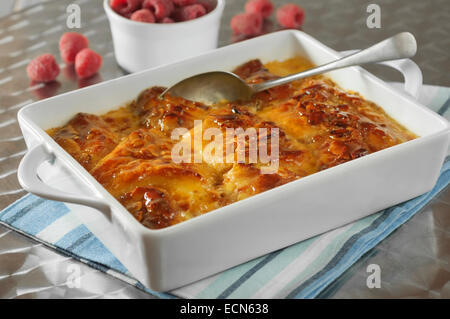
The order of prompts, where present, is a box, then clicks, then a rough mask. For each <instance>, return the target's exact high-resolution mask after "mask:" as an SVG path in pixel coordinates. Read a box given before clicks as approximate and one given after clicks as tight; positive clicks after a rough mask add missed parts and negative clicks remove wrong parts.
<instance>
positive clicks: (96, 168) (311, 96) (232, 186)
mask: <svg viewBox="0 0 450 319" xmlns="http://www.w3.org/2000/svg"><path fill="white" fill-rule="evenodd" d="M310 67H312V65H311V64H310V63H309V62H308V61H307V60H305V59H304V58H300V57H296V58H293V59H289V60H286V61H282V62H279V61H274V62H270V63H267V64H266V65H263V64H262V63H261V62H260V61H259V60H252V61H249V62H247V63H245V64H243V65H241V66H239V67H238V68H237V69H236V70H235V71H234V72H235V73H236V74H238V75H239V76H240V77H241V78H243V79H245V80H246V81H248V82H249V83H257V82H261V81H266V80H268V79H272V78H275V77H277V76H285V75H287V74H291V73H295V72H299V71H302V70H305V69H308V68H310ZM163 90H164V88H161V87H152V88H149V89H147V90H145V91H144V92H142V93H141V94H140V95H139V96H138V97H137V98H136V100H135V101H133V102H131V103H129V104H128V105H127V106H125V107H122V108H119V109H117V110H114V111H111V112H108V113H106V114H104V115H100V116H98V115H93V114H85V113H79V114H77V115H76V116H75V117H74V118H73V119H72V120H70V121H69V122H68V123H67V124H66V125H64V126H62V127H59V128H54V129H51V130H49V131H48V133H49V134H50V135H51V136H52V137H53V138H54V139H55V141H56V142H57V143H58V144H59V145H61V146H62V147H63V148H64V149H65V150H66V151H67V152H68V153H70V154H71V155H72V156H73V157H74V158H75V159H76V160H77V161H78V162H79V163H80V164H81V165H83V166H84V167H85V168H86V169H87V170H88V171H89V172H90V173H91V174H92V175H93V176H94V177H95V178H96V179H97V181H98V182H99V183H100V184H102V185H103V186H104V187H105V188H106V189H107V190H108V191H109V192H110V193H111V194H112V195H113V196H114V197H115V198H116V199H117V200H118V201H119V202H121V203H122V204H123V205H124V207H126V208H127V210H128V211H129V212H130V213H131V214H133V216H134V217H135V218H136V219H137V220H138V221H139V222H141V223H142V224H143V225H144V226H146V227H149V228H152V229H159V228H164V227H168V226H171V225H174V224H177V223H180V222H182V221H185V220H188V219H191V218H193V217H195V216H198V215H202V214H204V213H207V212H209V211H212V210H214V209H217V208H219V207H222V206H225V205H228V204H231V203H233V202H236V201H239V200H242V199H245V198H247V197H249V196H252V195H255V194H258V193H261V192H264V191H266V190H268V189H271V188H274V187H277V186H280V185H283V184H285V183H288V182H291V181H294V180H296V179H299V178H302V177H304V176H307V175H310V174H313V173H316V172H318V171H321V170H324V169H327V168H330V167H333V166H335V165H338V164H341V163H344V162H347V161H350V160H353V159H356V158H359V157H361V156H365V155H367V154H371V153H373V152H376V151H379V150H382V149H384V148H387V147H390V146H394V145H396V144H399V143H403V142H406V141H408V140H411V139H414V138H415V137H416V136H415V135H414V134H413V133H411V132H409V131H408V130H406V129H405V128H404V127H402V126H401V125H400V124H398V123H397V122H396V121H394V120H393V119H392V118H390V117H389V116H388V115H387V114H386V113H385V112H384V111H383V110H382V109H381V108H380V107H378V106H377V105H376V104H374V103H372V102H370V101H367V100H365V99H363V98H362V97H361V96H359V95H358V94H357V93H355V92H345V91H343V90H342V89H340V88H339V87H338V86H337V85H336V84H335V83H333V82H332V81H331V80H330V79H328V78H326V77H324V76H314V77H311V78H308V79H303V80H300V81H296V82H292V83H290V84H287V85H283V86H279V87H275V88H272V89H269V90H266V91H264V92H260V93H258V94H256V95H255V96H254V97H253V98H252V100H250V101H246V102H233V103H226V102H223V103H220V104H217V105H213V106H206V105H203V104H201V103H198V102H195V101H188V100H185V99H182V98H179V97H173V96H165V98H164V99H160V98H159V95H160V93H161V92H162V91H163ZM198 125H200V126H201V129H202V132H205V131H206V130H207V129H209V128H212V129H215V131H216V132H220V133H222V134H223V136H226V133H227V132H228V131H227V129H231V128H234V129H238V128H240V129H242V130H243V131H246V130H253V129H254V130H255V132H256V135H255V138H256V140H257V142H258V145H260V143H265V145H266V146H267V150H266V151H267V154H270V155H273V154H274V153H276V154H278V156H277V157H276V159H275V162H276V163H275V164H276V169H275V170H273V171H269V172H267V170H266V169H267V168H268V166H269V165H270V164H273V163H268V162H267V161H262V160H261V159H260V158H258V159H257V160H256V161H252V160H250V158H251V157H250V151H251V148H252V144H251V143H250V141H249V140H248V139H247V140H244V143H243V144H240V145H241V146H242V145H243V147H242V148H241V149H240V151H241V152H242V154H243V155H245V156H244V160H238V156H237V155H236V154H235V153H233V154H232V158H230V157H229V156H228V155H229V154H228V153H226V152H225V149H226V148H227V147H228V146H230V147H231V148H232V149H236V148H239V147H238V144H239V141H238V139H239V138H238V136H237V135H232V136H231V137H230V138H228V136H227V138H226V139H225V140H224V147H223V149H215V150H214V152H208V151H207V148H208V147H209V143H210V142H211V140H208V139H205V137H204V136H203V140H201V141H200V147H199V149H196V147H195V146H194V145H195V141H193V139H194V136H195V133H196V132H198V131H197V130H198V127H199V126H198ZM180 128H182V129H183V133H182V134H181V133H180V134H178V135H177V138H173V133H174V132H175V130H177V129H180ZM246 132H247V131H246ZM275 139H276V141H277V142H278V143H276V144H272V143H271V142H272V141H274V140H275ZM241 142H242V141H241ZM180 143H182V144H181V145H187V146H186V147H187V149H189V150H190V151H192V152H190V153H189V156H188V158H184V160H183V161H176V160H174V158H173V150H174V148H175V147H179V146H180ZM183 143H185V144H183ZM274 145H276V148H274V147H275V146H274ZM219 154H221V155H223V156H222V157H220V156H219V157H216V156H217V155H219ZM219 158H220V159H222V160H218V159H219ZM186 159H187V160H186ZM198 159H200V160H198ZM265 170H266V171H265Z"/></svg>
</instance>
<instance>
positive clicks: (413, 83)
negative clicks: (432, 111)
mask: <svg viewBox="0 0 450 319" xmlns="http://www.w3.org/2000/svg"><path fill="white" fill-rule="evenodd" d="M357 51H359V50H349V51H342V52H340V53H341V54H342V56H346V55H349V54H352V53H355V52H357ZM377 64H382V65H386V66H389V67H391V68H393V69H396V70H397V71H400V73H402V74H403V78H404V81H405V84H404V90H405V91H406V92H408V93H409V94H410V95H411V96H413V97H414V98H416V99H417V98H418V97H419V94H420V89H421V88H422V81H423V77H422V71H421V70H420V68H419V66H418V65H417V64H416V63H414V61H413V60H411V59H400V60H392V61H384V62H379V63H377Z"/></svg>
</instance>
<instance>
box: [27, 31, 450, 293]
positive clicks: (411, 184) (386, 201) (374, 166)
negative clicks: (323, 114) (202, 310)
mask: <svg viewBox="0 0 450 319" xmlns="http://www.w3.org/2000/svg"><path fill="white" fill-rule="evenodd" d="M295 55H303V56H306V57H308V58H309V59H310V60H311V61H312V62H313V63H315V64H323V63H325V62H329V61H331V60H333V59H336V58H338V57H339V53H337V52H336V51H334V50H332V49H330V48H328V47H326V46H325V45H323V44H321V43H320V42H318V41H317V40H315V39H313V38H312V37H310V36H308V35H306V34H305V33H302V32H300V31H283V32H278V33H273V34H269V35H266V36H262V37H258V38H255V39H252V40H248V41H244V42H241V43H238V44H234V45H230V46H227V47H224V48H221V49H218V50H214V51H211V52H209V53H206V54H204V55H201V56H198V57H195V58H191V59H188V60H184V61H181V62H178V63H175V64H171V65H166V66H162V67H158V68H155V69H150V70H146V71H143V72H140V73H135V74H132V75H129V76H125V77H121V78H118V79H115V80H111V81H108V82H104V83H101V84H99V85H95V86H92V87H88V88H85V89H82V90H78V91H74V92H70V93H67V94H63V95H60V96H57V97H54V98H50V99H47V100H43V101H40V102H36V103H33V104H31V105H29V106H27V107H25V108H23V109H22V110H21V111H20V112H19V115H18V117H19V123H20V126H21V128H22V132H23V135H24V137H25V141H26V143H27V146H28V148H29V150H30V151H29V152H28V153H27V155H26V156H25V157H24V159H23V160H22V163H21V165H20V167H19V180H20V182H21V184H22V186H23V187H24V188H25V189H26V190H28V191H30V192H32V193H34V194H36V195H39V196H42V197H46V198H50V199H55V200H61V201H65V202H71V203H77V204H82V205H87V206H90V207H95V208H96V209H92V208H89V209H82V210H78V211H79V214H78V215H79V216H78V217H79V218H80V219H81V220H82V222H83V223H84V224H85V225H86V226H87V227H88V228H89V229H90V230H91V231H92V232H93V233H94V235H95V236H97V237H98V238H99V239H100V240H101V241H102V242H103V243H104V245H105V246H106V247H107V248H108V249H109V250H110V251H111V252H112V253H113V254H114V255H115V256H116V257H117V258H118V259H119V260H120V261H121V262H122V263H123V264H124V265H125V267H127V268H128V270H129V271H130V272H131V273H132V275H133V276H134V277H135V278H136V279H138V280H139V281H141V282H142V283H143V284H144V285H146V286H148V287H149V288H151V289H154V290H170V289H173V288H177V287H180V286H182V285H185V284H188V283H190V282H193V281H195V280H198V279H201V278H204V277H206V276H209V275H212V274H214V273H217V272H219V271H222V270H224V269H227V268H229V267H232V266H235V265H237V264H240V263H242V262H245V261H248V260H250V259H253V258H255V257H258V256H261V255H263V254H266V253H269V252H271V251H274V250H276V249H280V248H282V247H285V246H288V245H291V244H294V243H296V242H298V241H301V240H304V239H306V238H309V237H312V236H315V235H317V234H320V233H322V232H325V231H327V230H330V229H333V228H336V227H339V226H341V225H344V224H346V223H349V222H352V221H354V220H357V219H359V218H362V217H365V216H367V215H369V214H372V213H375V212H377V211H379V210H381V209H384V208H386V207H389V206H392V205H394V204H397V203H400V202H402V201H405V200H408V199H411V198H413V197H415V196H418V195H420V194H423V193H425V192H427V191H429V190H430V189H431V188H432V187H433V185H434V183H435V182H436V180H437V178H438V175H439V171H440V168H441V165H442V163H443V161H444V159H445V156H446V154H447V150H448V146H449V141H450V126H449V123H448V122H447V121H446V120H445V119H443V118H442V117H440V116H439V115H437V114H435V113H433V112H431V111H430V110H428V109H427V108H426V107H424V106H422V105H420V104H418V103H417V101H416V100H415V99H413V98H412V97H411V96H410V95H408V94H406V93H402V92H399V91H398V90H395V89H393V88H392V87H390V86H389V85H388V84H386V83H384V82H383V81H381V80H379V79H378V78H376V77H374V76H373V75H371V74H370V73H368V72H367V71H365V70H363V69H361V68H358V67H353V68H347V69H343V70H339V71H334V72H332V73H330V74H329V76H330V77H331V78H332V79H333V80H334V81H335V82H337V84H338V85H340V86H341V87H343V88H345V89H351V90H354V91H358V92H359V93H360V94H361V95H362V96H363V97H364V98H366V99H368V100H371V101H373V102H375V103H377V104H378V105H380V106H381V107H382V108H383V109H384V110H385V111H386V112H387V113H388V114H389V115H390V116H392V117H393V118H394V119H395V120H397V121H398V122H400V123H401V124H403V125H404V126H406V127H407V128H408V129H409V130H411V131H412V132H414V133H416V134H417V135H419V136H420V137H419V138H417V139H415V140H412V141H409V142H406V143H404V144H400V145H397V146H394V147H391V148H388V149H385V150H382V151H379V152H376V153H373V154H370V155H367V156H364V157H362V158H359V159H355V160H352V161H350V162H347V163H345V164H341V165H338V166H336V167H333V168H330V169H327V170H324V171H321V172H319V173H316V174H313V175H310V176H307V177H305V178H302V179H300V180H297V181H294V182H291V183H288V184H286V185H283V186H280V187H278V188H275V189H272V190H269V191H267V192H264V193H262V194H259V195H255V196H253V197H250V198H248V199H245V200H242V201H239V202H236V203H233V204H231V205H229V206H226V207H222V208H220V209H217V210H215V211H213V212H210V213H208V214H205V215H202V216H199V217H196V218H193V219H191V220H188V221H186V222H183V223H180V224H177V225H174V226H171V227H168V228H164V229H160V230H151V229H148V228H146V227H144V226H142V225H141V224H140V223H139V222H138V221H137V220H135V219H134V217H133V216H132V215H131V214H130V213H129V212H128V211H127V210H126V209H125V208H124V207H123V206H122V205H121V204H120V203H119V202H118V201H117V200H115V199H114V198H113V197H112V196H111V195H110V194H109V193H108V192H107V191H106V190H105V189H104V188H103V187H102V186H101V185H100V184H99V183H98V182H97V181H96V180H95V179H94V178H93V177H92V176H91V175H90V174H89V173H88V172H87V171H86V170H85V169H84V168H83V167H82V166H81V165H80V164H79V163H78V162H76V161H75V160H74V159H73V158H72V157H71V156H70V155H69V154H68V153H67V152H65V151H64V150H63V149H62V148H61V147H60V146H59V145H58V144H56V143H55V142H54V141H53V140H52V139H51V138H50V136H48V135H47V134H46V133H45V130H46V129H49V128H51V127H56V126H60V125H62V124H64V123H65V122H66V121H68V120H69V119H70V118H71V117H72V116H74V115H75V114H76V113H77V112H89V113H96V114H102V113H105V112H107V111H109V110H111V109H115V108H117V107H118V106H119V105H121V104H123V103H126V102H128V101H130V100H132V99H134V98H135V97H136V96H137V95H138V94H139V93H140V92H141V91H142V90H144V89H145V88H147V87H150V86H153V85H165V86H167V85H170V84H172V83H174V82H177V81H178V80H180V79H183V78H185V77H188V76H190V75H194V74H197V73H201V72H206V71H211V70H218V69H219V70H231V69H233V67H235V66H237V65H240V64H242V63H244V62H246V61H248V60H250V59H254V58H260V59H261V60H262V61H263V62H268V61H271V60H284V59H287V58H290V57H293V56H295ZM405 63H406V62H405ZM412 73H414V72H412ZM416 77H417V78H416V80H415V81H416V82H417V81H419V80H420V81H421V78H420V72H419V74H418V75H417V74H416ZM419 78H420V79H419ZM407 80H408V81H409V84H408V83H407V85H409V86H410V87H414V85H413V84H414V83H412V82H414V79H411V78H409V79H407ZM411 81H412V82H411ZM420 81H419V82H420ZM416 84H417V83H416ZM419 84H420V83H419ZM416 86H417V85H416ZM49 158H53V159H56V160H57V161H60V162H61V163H62V165H63V166H64V167H65V168H66V169H67V170H68V171H70V173H71V174H72V175H73V176H75V179H76V181H74V186H73V187H72V188H71V189H58V190H57V189H55V188H52V187H51V186H48V185H46V184H45V166H44V167H43V166H42V165H41V164H42V163H45V162H46V161H48V159H49ZM38 175H40V177H39V178H38ZM77 183H78V184H79V185H83V187H84V188H86V187H87V189H88V190H89V192H88V193H89V194H90V195H88V196H86V195H85V194H81V193H80V192H78V191H77V189H80V188H81V187H77V186H76V184H77ZM64 191H66V192H64ZM67 191H70V193H69V192H67Z"/></svg>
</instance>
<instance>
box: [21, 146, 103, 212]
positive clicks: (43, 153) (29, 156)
mask: <svg viewBox="0 0 450 319" xmlns="http://www.w3.org/2000/svg"><path fill="white" fill-rule="evenodd" d="M51 157H52V155H51V154H50V153H49V152H48V151H47V149H46V148H45V146H44V145H43V144H39V145H37V146H35V147H33V148H32V149H30V150H29V151H28V152H27V153H26V154H25V156H24V157H23V158H22V161H21V162H20V164H19V168H18V170H17V177H18V179H19V183H20V185H22V187H23V188H24V189H25V190H26V191H28V192H30V193H32V194H34V195H37V196H39V197H43V198H47V199H51V200H57V201H61V202H67V203H73V204H80V205H85V206H89V207H92V208H95V209H98V210H99V211H101V212H102V213H104V214H105V216H106V217H107V218H108V219H110V216H111V208H110V206H109V205H108V204H106V203H105V202H103V201H102V200H101V199H99V198H95V197H88V196H83V195H74V194H70V193H67V192H64V191H61V190H57V189H55V188H53V187H50V186H48V185H47V184H45V183H44V182H43V181H42V180H41V179H40V178H39V176H38V174H37V170H38V168H39V166H40V165H41V164H42V163H44V162H45V161H47V160H49V159H51Z"/></svg>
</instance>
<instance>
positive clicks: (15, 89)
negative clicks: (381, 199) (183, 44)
mask: <svg viewBox="0 0 450 319" xmlns="http://www.w3.org/2000/svg"><path fill="white" fill-rule="evenodd" d="M16 2H17V3H18V2H21V1H16ZM286 2H297V3H300V4H301V5H302V6H303V7H304V8H305V12H306V22H305V25H304V31H305V32H307V33H309V34H311V35H312V36H314V37H316V38H317V39H319V40H320V41H322V42H324V43H325V44H327V45H329V46H330V47H332V48H334V49H336V50H346V49H355V48H363V47H365V46H368V45H370V44H371V43H374V42H376V41H379V40H381V39H383V38H385V37H388V36H390V35H392V34H395V33H397V32H400V31H405V30H406V31H410V32H412V33H414V35H415V36H416V38H417V40H418V43H419V53H418V55H417V57H415V58H414V60H415V61H416V62H417V63H418V64H419V66H420V67H421V69H422V70H423V73H424V82H425V83H427V84H434V85H442V86H450V81H449V77H448V69H449V65H450V60H449V59H450V54H449V52H448V47H449V42H450V39H449V36H448V35H449V34H450V2H449V1H448V0H429V1H421V0H401V1H399V0H383V1H377V3H378V4H379V5H380V6H381V14H382V27H381V28H380V29H368V28H367V27H366V24H365V21H366V18H367V13H366V8H367V5H368V4H369V3H372V1H363V0H323V1H317V0H303V1H297V0H290V1H284V0H281V1H274V3H276V5H277V6H278V5H279V4H281V3H286ZM17 3H16V5H15V6H14V7H13V8H16V7H18V6H17ZM69 3H78V4H80V5H81V8H82V29H81V30H80V32H83V33H84V34H85V35H86V36H88V38H89V40H90V42H91V47H92V48H93V49H94V50H96V51H98V52H99V53H101V54H102V55H103V57H104V66H103V67H102V69H101V72H100V73H99V75H98V76H96V77H94V78H92V79H90V80H89V81H87V82H79V81H76V79H75V78H74V74H73V69H72V68H71V67H66V66H64V65H61V66H62V75H60V76H59V78H58V82H56V83H53V84H51V85H47V86H43V85H34V86H33V85H32V86H30V84H29V81H28V79H27V77H26V74H25V67H26V65H27V63H28V62H29V61H30V60H31V59H32V58H33V57H35V56H37V55H38V54H41V53H44V52H49V53H54V54H55V55H56V56H59V54H58V52H57V43H58V40H59V36H60V35H61V34H62V33H63V32H65V31H67V29H66V27H65V23H64V22H65V19H66V15H65V10H66V6H67V5H68V4H69ZM244 3H245V0H228V1H227V7H226V9H225V15H224V17H223V21H222V28H221V34H220V45H226V44H228V43H230V41H231V30H230V28H229V20H230V18H231V16H232V15H234V14H236V13H238V12H239V11H242V10H243V9H242V8H243V4H244ZM272 24H273V25H276V24H275V23H274V22H273V23H272ZM274 28H275V27H274ZM369 69H370V70H371V71H374V73H376V74H377V75H379V76H381V77H382V78H384V79H387V80H401V79H400V76H399V75H398V74H397V73H395V72H394V71H392V70H390V69H386V68H382V67H371V68H369ZM122 74H123V73H122V71H121V70H120V69H119V68H118V67H117V65H116V63H115V60H114V52H113V48H112V42H111V36H110V33H109V28H108V24H107V20H106V17H105V16H104V14H103V9H102V8H101V1H100V0H95V1H92V0H91V1H89V0H79V1H74V0H71V1H68V0H57V1H43V4H41V5H38V6H35V7H31V8H29V9H27V10H25V11H21V12H18V13H14V14H12V15H9V16H7V17H5V18H2V19H0V209H3V208H4V207H6V206H7V205H8V204H10V203H12V202H13V201H14V200H16V199H18V198H20V197H21V196H23V195H24V194H25V192H24V191H23V190H22V189H21V188H20V185H19V183H18V181H17V178H16V170H17V165H18V163H19V161H20V159H21V158H22V156H23V154H24V152H25V143H24V141H23V138H22V137H21V132H20V129H19V127H18V125H17V122H16V114H17V111H18V110H19V109H20V108H21V107H22V106H24V105H26V104H28V103H30V102H32V101H35V100H37V99H40V98H43V97H46V96H51V95H54V94H60V93H63V92H67V91H70V90H73V89H76V88H78V87H79V86H84V85H89V84H91V83H95V82H98V81H102V80H108V79H112V78H115V77H118V76H121V75H122ZM449 213H450V191H449V189H448V188H447V190H446V191H445V192H444V194H441V195H440V196H439V197H438V198H436V199H435V200H434V201H433V202H432V203H431V204H430V205H429V206H428V207H427V208H426V209H424V210H423V211H422V212H421V213H419V214H417V215H416V216H415V217H414V218H413V219H412V220H410V221H409V222H407V223H406V224H405V225H404V226H403V227H401V228H400V229H399V230H398V231H397V232H395V233H394V234H392V235H391V236H390V237H388V238H387V239H386V240H384V241H383V242H382V243H381V244H380V245H378V246H377V247H376V248H374V249H373V250H372V251H370V252H369V253H368V254H367V255H366V256H365V258H363V259H361V260H360V261H359V262H357V263H356V264H355V265H354V266H353V267H352V268H351V269H349V270H348V271H347V272H346V273H345V274H344V275H343V276H342V277H341V278H339V279H338V280H337V281H336V282H335V283H334V284H333V285H332V286H330V287H329V288H328V289H327V290H326V291H324V292H323V293H322V295H321V296H322V297H328V298H329V297H336V298H358V297H371V298H372V297H373V298H378V297H431V298H437V297H445V298H449V297H450V292H449V289H450V287H449V285H450V284H449V281H450V256H449V254H450V217H449ZM370 263H377V264H379V265H380V267H381V269H382V286H381V288H380V289H368V288H367V286H366V278H367V273H366V267H367V265H368V264H370ZM70 265H78V266H79V267H80V269H81V275H82V282H83V284H82V287H81V288H69V287H68V286H67V284H66V282H67V278H68V275H69V274H68V272H67V269H68V267H69V266H70ZM0 297H6V298H7V297H18V298H30V297H40V298H47V297H73V298H77V297H80V298H112V297H126V298H148V297H150V296H149V295H147V294H145V293H143V292H141V291H139V290H137V289H136V288H134V287H131V286H129V285H128V284H126V283H123V282H121V281H118V280H116V279H112V278H111V277H109V276H107V275H105V274H103V273H100V272H98V271H96V270H93V269H91V268H89V267H87V266H85V265H82V264H80V263H78V262H76V261H73V260H71V259H69V258H66V257H63V256H60V255H58V254H56V253H55V252H53V251H50V250H48V249H47V248H45V247H42V246H41V245H39V244H35V243H32V242H30V241H29V240H28V239H26V238H24V237H23V236H21V235H19V234H16V233H14V232H11V231H9V230H7V229H5V228H4V227H2V226H0Z"/></svg>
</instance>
